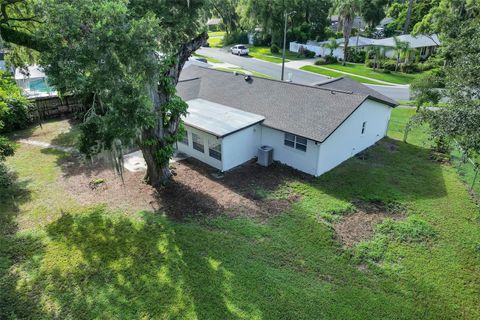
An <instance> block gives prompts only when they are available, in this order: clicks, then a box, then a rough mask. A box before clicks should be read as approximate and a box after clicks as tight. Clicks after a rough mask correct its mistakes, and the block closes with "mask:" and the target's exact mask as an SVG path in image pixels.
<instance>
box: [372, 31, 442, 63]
mask: <svg viewBox="0 0 480 320" xmlns="http://www.w3.org/2000/svg"><path fill="white" fill-rule="evenodd" d="M396 38H397V40H398V41H402V42H407V43H408V44H409V46H410V48H412V49H416V50H417V51H418V53H419V54H420V57H422V58H427V57H429V56H430V55H432V54H433V53H435V51H436V50H437V48H438V47H439V46H440V44H441V42H440V39H438V36H437V35H436V34H433V35H431V36H426V35H418V36H412V35H410V34H404V35H401V36H398V37H396ZM374 45H376V46H382V47H387V48H388V49H387V50H386V51H385V56H387V57H388V58H393V57H394V56H395V50H394V49H393V47H395V39H394V38H393V37H391V38H385V39H378V40H375V42H374Z"/></svg>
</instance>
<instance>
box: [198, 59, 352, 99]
mask: <svg viewBox="0 0 480 320" xmlns="http://www.w3.org/2000/svg"><path fill="white" fill-rule="evenodd" d="M191 67H197V68H202V69H206V70H212V71H217V72H223V73H235V72H238V71H232V72H230V71H226V70H218V69H212V68H209V67H204V66H198V65H192V66H191ZM191 67H189V68H191ZM248 76H249V77H251V78H256V79H261V80H266V81H273V82H278V83H284V84H287V85H293V86H299V87H305V88H312V89H317V90H323V91H330V92H338V93H344V94H350V95H351V94H355V93H353V92H352V91H343V90H338V89H327V88H322V87H317V86H315V85H308V84H302V83H296V82H288V81H282V80H277V79H270V78H263V77H259V76H254V75H250V74H248ZM340 78H342V77H340ZM340 78H336V79H340Z"/></svg>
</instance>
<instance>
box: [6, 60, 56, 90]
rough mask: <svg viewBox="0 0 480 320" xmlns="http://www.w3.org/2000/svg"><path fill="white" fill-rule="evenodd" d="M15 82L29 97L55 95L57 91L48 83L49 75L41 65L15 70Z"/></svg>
mask: <svg viewBox="0 0 480 320" xmlns="http://www.w3.org/2000/svg"><path fill="white" fill-rule="evenodd" d="M15 82H16V83H17V85H18V86H19V87H20V88H21V89H22V91H23V93H24V94H25V95H27V96H29V97H44V96H54V95H56V91H55V89H54V88H52V87H51V86H49V85H48V83H47V76H46V75H45V72H43V69H42V68H41V67H40V66H37V65H33V66H29V67H28V68H27V70H22V69H19V68H17V69H16V70H15Z"/></svg>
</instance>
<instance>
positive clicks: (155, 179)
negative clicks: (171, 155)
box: [141, 129, 172, 188]
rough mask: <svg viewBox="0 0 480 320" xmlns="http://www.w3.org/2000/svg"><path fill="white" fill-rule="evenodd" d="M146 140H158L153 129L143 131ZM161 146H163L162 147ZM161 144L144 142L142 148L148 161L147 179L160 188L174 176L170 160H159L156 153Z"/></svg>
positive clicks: (149, 182)
mask: <svg viewBox="0 0 480 320" xmlns="http://www.w3.org/2000/svg"><path fill="white" fill-rule="evenodd" d="M142 136H143V139H144V141H146V140H147V139H148V140H152V139H153V140H158V138H157V137H156V135H155V132H154V130H153V129H151V130H144V131H143V133H142ZM160 148H161V147H160ZM160 148H159V145H157V144H155V145H149V144H143V145H142V147H141V149H142V153H143V158H144V159H145V162H146V163H147V173H146V175H145V180H146V181H147V183H148V184H150V185H151V186H153V187H155V188H158V187H160V186H162V185H165V184H167V182H168V181H169V180H170V178H171V177H172V173H171V172H170V167H169V161H168V160H167V161H163V163H162V162H160V161H158V160H159V159H158V158H157V157H156V153H157V152H158V151H159V149H160Z"/></svg>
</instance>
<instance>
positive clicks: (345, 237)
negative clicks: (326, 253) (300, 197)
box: [333, 201, 405, 248]
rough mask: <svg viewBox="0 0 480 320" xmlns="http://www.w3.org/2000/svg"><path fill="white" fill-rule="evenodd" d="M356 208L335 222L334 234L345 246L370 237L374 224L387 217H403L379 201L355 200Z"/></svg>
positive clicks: (400, 213) (396, 218) (398, 218)
mask: <svg viewBox="0 0 480 320" xmlns="http://www.w3.org/2000/svg"><path fill="white" fill-rule="evenodd" d="M354 204H355V207H356V208H357V210H356V211H355V212H354V213H352V214H350V215H348V216H345V217H344V218H343V219H342V220H341V221H339V222H337V223H335V224H334V225H333V228H334V230H335V235H336V237H337V239H338V240H340V242H341V243H342V244H343V245H344V246H346V247H349V248H351V247H353V246H354V245H356V244H357V243H359V242H360V241H362V240H367V239H370V238H371V237H372V235H373V233H374V228H375V225H377V224H379V223H381V222H382V221H383V220H385V219H387V218H391V219H394V220H401V219H403V218H404V217H405V215H404V214H403V213H402V212H399V211H392V209H391V208H387V206H386V205H385V204H383V203H381V202H364V201H356V202H355V203H354Z"/></svg>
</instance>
